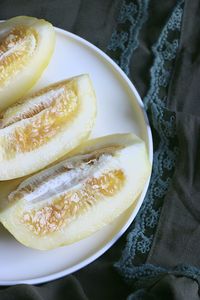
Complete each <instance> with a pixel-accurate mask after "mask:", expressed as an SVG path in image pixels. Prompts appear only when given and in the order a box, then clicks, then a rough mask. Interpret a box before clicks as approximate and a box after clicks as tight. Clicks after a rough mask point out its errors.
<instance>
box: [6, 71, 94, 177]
mask: <svg viewBox="0 0 200 300" xmlns="http://www.w3.org/2000/svg"><path fill="white" fill-rule="evenodd" d="M95 116H96V98H95V94H94V90H93V87H92V83H91V80H90V78H89V76H88V75H80V76H77V77H73V78H71V79H68V80H65V81H61V82H58V83H55V84H53V85H50V86H48V87H46V88H44V89H42V90H40V91H38V92H36V93H34V94H32V95H30V96H28V97H27V98H25V99H23V100H22V101H21V102H18V103H17V104H15V105H13V106H11V107H9V108H8V109H7V110H4V111H3V112H2V113H1V115H0V180H10V179H14V178H18V177H22V176H25V175H28V174H31V173H33V172H36V171H38V170H39V169H42V168H44V167H46V166H47V165H48V164H50V163H52V162H54V161H55V160H57V159H58V158H60V157H61V156H63V155H64V154H66V153H67V152H69V151H71V150H72V149H73V148H75V147H76V146H78V145H79V143H81V142H82V141H83V140H84V139H85V138H87V137H88V135H89V133H90V131H91V129H92V127H93V124H94V120H95Z"/></svg>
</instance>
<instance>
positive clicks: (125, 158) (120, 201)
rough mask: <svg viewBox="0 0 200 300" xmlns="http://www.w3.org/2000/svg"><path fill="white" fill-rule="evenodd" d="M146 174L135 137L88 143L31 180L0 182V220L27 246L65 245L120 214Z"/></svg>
mask: <svg viewBox="0 0 200 300" xmlns="http://www.w3.org/2000/svg"><path fill="white" fill-rule="evenodd" d="M149 174H150V164H149V162H148V158H147V153H146V149H145V145H144V142H142V141H141V140H140V139H139V138H137V137H136V136H134V135H132V134H121V135H112V136H107V137H104V138H99V139H95V140H91V141H88V142H85V143H84V144H83V145H82V146H80V147H79V148H77V149H76V150H74V151H73V153H71V155H70V157H65V158H63V159H62V161H60V162H58V163H56V164H54V165H52V166H51V167H50V168H48V169H45V170H43V171H41V172H39V173H37V174H35V175H33V176H32V177H29V178H25V179H24V178H23V179H17V180H13V181H8V182H7V183H4V185H3V184H1V183H0V189H1V191H2V193H1V203H2V204H1V205H2V206H1V212H0V220H1V222H2V223H3V225H4V226H5V227H6V228H7V229H8V230H9V231H10V232H11V233H12V234H13V235H14V236H15V238H16V239H17V240H19V241H20V242H21V243H23V244H24V245H26V246H29V247H32V248H37V249H43V250H47V249H51V248H55V247H58V246H61V245H65V244H70V243H73V242H75V241H78V240H80V239H82V238H84V237H86V236H88V235H90V234H92V233H93V232H95V231H97V230H98V229H100V228H102V227H103V226H105V225H106V224H108V223H110V222H112V221H113V220H114V219H115V218H116V217H117V216H119V215H120V214H121V213H123V212H124V211H125V210H126V209H127V208H128V207H129V206H130V205H131V204H132V203H133V202H134V201H135V200H136V198H137V197H138V196H139V194H140V193H141V191H142V190H143V187H144V184H145V182H146V180H147V178H148V177H149Z"/></svg>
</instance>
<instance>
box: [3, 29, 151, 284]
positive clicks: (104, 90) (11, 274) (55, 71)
mask: <svg viewBox="0 0 200 300" xmlns="http://www.w3.org/2000/svg"><path fill="white" fill-rule="evenodd" d="M56 34H57V42H56V49H55V53H54V55H53V58H52V60H51V62H50V64H49V66H48V68H47V69H46V71H45V72H44V74H43V76H42V78H41V79H40V81H39V82H38V83H37V85H36V86H35V87H34V90H35V89H38V88H39V87H42V86H45V85H47V84H49V83H51V82H55V81H58V80H61V79H64V78H68V77H71V76H74V75H78V74H81V73H89V74H90V76H91V78H92V81H93V84H94V88H95V91H96V95H97V102H98V115H97V120H96V126H95V128H94V130H93V133H92V135H93V137H96V136H103V135H107V134H111V133H122V132H134V133H136V134H137V135H138V136H140V137H141V138H143V139H144V140H145V142H146V145H147V148H148V151H149V157H150V161H152V153H153V147H152V137H151V131H150V127H149V125H148V120H147V118H146V115H145V112H144V110H143V104H142V101H141V99H140V97H139V95H138V93H137V91H136V89H135V88H134V86H133V85H132V83H131V82H130V81H129V79H128V78H127V76H126V75H125V74H124V73H123V72H122V71H121V69H120V68H119V67H118V66H117V65H116V64H115V63H114V62H113V61H112V60H111V59H110V58H109V57H108V56H107V55H105V54H104V53H103V52H102V51H100V50H99V49H97V48H96V47H95V46H93V45H92V44H90V43H88V42H87V41H85V40H83V39H82V38H80V37H78V36H76V35H74V34H71V33H69V32H66V31H64V30H61V29H56ZM133 172H134V170H133ZM147 186H148V183H147V185H146V187H145V189H144V191H143V193H142V195H141V197H140V198H139V199H138V201H137V203H136V206H135V207H132V208H130V209H129V210H128V211H127V212H126V213H124V214H123V215H122V216H120V217H119V218H118V219H117V220H116V221H115V222H114V223H112V224H111V225H108V226H106V227H105V228H104V229H102V230H100V231H98V232H97V233H95V234H93V235H92V236H90V237H89V238H86V239H84V240H82V241H80V242H77V243H75V244H73V245H70V246H65V247H62V248H59V249H55V250H51V251H44V252H42V251H37V250H32V249H29V248H26V247H24V246H22V245H21V244H19V243H18V242H17V241H16V240H15V239H14V238H13V237H12V236H11V235H10V234H9V233H8V232H7V231H6V230H5V229H3V227H2V226H0V285H13V284H18V283H29V284H36V283H42V282H46V281H50V280H53V279H57V278H60V277H62V276H64V275H67V274H70V273H72V272H74V271H76V270H78V269H80V268H82V267H84V266H86V265H87V264H89V263H91V262H92V261H94V260H95V259H96V258H98V257H99V256H100V255H102V254H103V253H104V252H105V251H106V250H108V249H109V248H110V247H111V246H112V245H113V244H114V243H115V242H116V241H117V239H118V238H119V237H120V236H121V235H122V234H123V233H124V232H125V230H126V229H127V228H128V226H129V225H130V224H131V222H132V221H133V219H134V218H135V216H136V214H137V212H138V210H139V208H140V206H141V204H142V201H143V199H144V195H145V193H146V189H147Z"/></svg>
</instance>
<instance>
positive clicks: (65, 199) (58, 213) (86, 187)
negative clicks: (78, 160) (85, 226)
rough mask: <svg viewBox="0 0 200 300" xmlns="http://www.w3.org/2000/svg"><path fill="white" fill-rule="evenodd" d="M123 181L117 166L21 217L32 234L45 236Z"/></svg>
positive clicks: (88, 208) (115, 189) (113, 191)
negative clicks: (115, 168)
mask: <svg viewBox="0 0 200 300" xmlns="http://www.w3.org/2000/svg"><path fill="white" fill-rule="evenodd" d="M124 181H125V175H124V173H123V172H122V170H120V169H118V170H112V171H109V172H107V173H104V174H102V175H101V176H99V177H98V178H90V179H88V180H87V181H86V182H85V183H84V184H83V186H82V188H80V189H78V190H72V191H69V192H66V193H64V194H63V195H61V196H59V197H57V199H56V200H54V201H53V204H51V205H46V206H44V207H42V208H41V209H38V210H37V209H33V210H31V211H26V212H25V213H24V214H23V216H22V219H21V221H22V223H23V224H26V226H27V228H28V229H29V230H31V231H32V232H33V233H34V234H35V235H40V236H44V235H47V234H49V233H52V232H55V231H58V230H60V229H61V228H62V227H63V226H65V225H66V224H69V223H71V222H72V221H73V220H74V219H75V218H77V217H78V216H80V215H81V214H83V213H84V212H87V211H88V210H90V209H92V208H93V207H94V205H95V203H96V202H97V201H101V200H102V199H103V196H107V197H112V196H113V195H114V194H116V193H117V192H118V191H119V190H120V189H121V188H122V186H123V183H124Z"/></svg>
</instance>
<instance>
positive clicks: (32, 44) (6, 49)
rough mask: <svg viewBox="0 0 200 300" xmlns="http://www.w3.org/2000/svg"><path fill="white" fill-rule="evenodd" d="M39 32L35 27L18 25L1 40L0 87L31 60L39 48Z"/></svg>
mask: <svg viewBox="0 0 200 300" xmlns="http://www.w3.org/2000/svg"><path fill="white" fill-rule="evenodd" d="M37 40H38V36H37V32H36V31H35V30H34V29H33V28H26V27H25V26H16V27H14V28H13V29H12V30H10V31H9V32H8V33H7V34H6V35H4V37H3V38H2V39H1V41H0V87H1V88H3V87H4V86H5V85H6V84H7V83H8V82H9V80H10V78H11V77H13V76H16V75H17V73H19V72H20V71H21V69H22V68H24V66H25V65H26V64H27V62H28V61H30V59H31V57H32V55H33V54H34V52H35V50H36V48H37Z"/></svg>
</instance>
